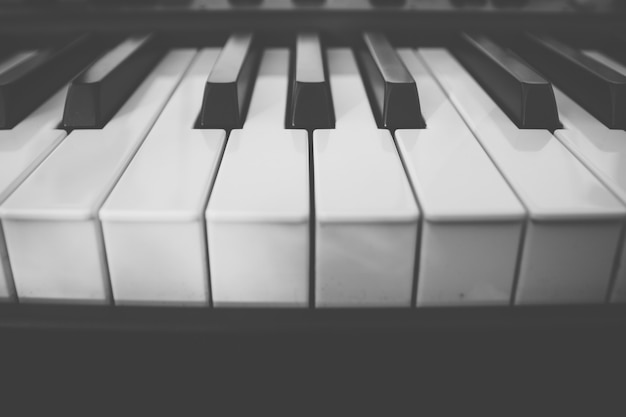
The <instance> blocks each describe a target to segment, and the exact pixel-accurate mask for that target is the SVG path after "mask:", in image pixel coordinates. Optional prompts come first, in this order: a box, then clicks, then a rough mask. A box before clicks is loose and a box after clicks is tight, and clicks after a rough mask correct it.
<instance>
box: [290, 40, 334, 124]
mask: <svg viewBox="0 0 626 417" xmlns="http://www.w3.org/2000/svg"><path fill="white" fill-rule="evenodd" d="M323 59H324V58H323V54H322V47H321V42H320V38H319V36H318V35H316V34H313V33H303V34H300V35H298V39H297V41H296V53H295V68H294V71H292V74H291V75H292V77H293V79H292V82H291V90H290V95H291V97H290V98H289V109H288V119H287V127H288V128H296V129H330V128H334V127H335V112H334V110H333V103H332V98H331V94H330V84H329V82H328V78H327V76H326V73H325V71H324V61H323Z"/></svg>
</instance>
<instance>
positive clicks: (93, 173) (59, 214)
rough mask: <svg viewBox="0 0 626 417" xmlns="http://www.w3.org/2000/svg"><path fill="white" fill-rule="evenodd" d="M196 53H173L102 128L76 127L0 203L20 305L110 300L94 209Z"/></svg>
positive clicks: (135, 149) (99, 204)
mask: <svg viewBox="0 0 626 417" xmlns="http://www.w3.org/2000/svg"><path fill="white" fill-rule="evenodd" d="M194 54H195V51H194V50H174V51H172V52H170V53H168V54H167V55H166V57H165V58H164V59H163V61H162V62H161V63H160V64H159V65H158V66H157V67H156V68H155V69H154V71H153V72H152V73H150V74H149V75H148V77H146V80H145V81H144V82H143V83H142V84H141V85H140V86H139V88H138V89H137V90H135V92H134V93H133V95H132V96H131V97H130V99H129V100H127V101H126V103H125V104H124V106H122V108H121V109H120V111H119V112H118V114H117V115H116V116H115V117H114V118H113V119H112V120H111V121H110V122H109V123H108V124H107V125H106V126H105V127H104V128H103V129H100V130H74V131H73V132H72V133H71V134H69V135H68V136H67V138H65V140H63V142H62V143H61V144H60V145H59V146H57V148H56V149H55V150H54V152H52V153H51V154H50V155H49V156H48V158H46V159H45V161H44V162H42V163H41V164H40V165H39V167H38V168H37V169H36V170H35V171H34V172H33V173H32V174H31V175H30V176H29V177H28V178H27V179H26V180H25V181H24V182H23V183H22V184H21V185H20V186H19V187H18V188H17V189H16V190H15V191H14V192H13V194H11V195H10V196H9V198H8V199H7V200H6V201H5V202H4V203H3V204H2V205H1V206H0V218H1V219H2V222H3V226H4V233H5V238H6V244H7V249H8V254H9V259H10V262H11V266H12V268H13V278H14V281H15V287H16V291H17V295H18V297H19V300H20V301H21V302H23V301H26V302H28V301H46V302H76V303H97V304H103V303H110V301H111V294H110V283H109V277H108V273H107V267H106V255H105V253H104V247H103V242H102V230H101V225H100V223H99V221H98V219H97V212H98V209H99V208H100V206H101V205H102V203H103V201H104V200H105V198H106V196H107V195H108V194H109V192H110V191H111V189H112V188H113V186H114V185H115V183H116V182H117V180H118V179H119V177H120V175H121V174H122V172H123V171H124V169H125V168H126V165H127V164H128V162H129V161H130V159H131V158H132V157H133V155H134V154H135V152H136V151H137V148H138V147H139V146H140V144H141V142H142V141H143V139H144V138H145V136H146V135H147V133H148V131H149V130H150V128H151V127H152V124H153V123H154V121H155V119H156V118H157V116H158V115H159V113H160V112H161V110H162V108H163V107H164V106H165V104H166V102H167V100H168V99H169V97H170V95H171V93H172V91H173V90H174V88H175V87H176V85H177V84H178V82H179V80H180V79H181V77H182V75H183V73H184V72H185V70H186V68H187V66H188V65H189V63H190V61H191V59H192V58H193V56H194Z"/></svg>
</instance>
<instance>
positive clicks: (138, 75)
mask: <svg viewBox="0 0 626 417" xmlns="http://www.w3.org/2000/svg"><path fill="white" fill-rule="evenodd" d="M164 52H165V51H164V50H162V49H161V48H159V47H158V45H156V38H155V36H152V35H145V36H134V37H130V38H128V39H126V40H125V41H123V42H121V43H120V44H118V45H117V46H115V47H114V48H112V49H111V50H109V51H107V52H106V53H105V54H103V55H102V56H101V57H100V58H98V59H97V60H96V61H95V62H94V63H92V64H91V65H90V66H89V67H88V68H86V69H85V70H84V71H83V72H82V73H81V74H79V75H78V76H77V77H76V78H74V80H73V81H72V84H71V85H70V89H69V91H68V94H67V101H66V103H65V112H64V114H63V126H64V127H65V128H67V129H76V128H79V129H80V128H92V129H93V128H97V129H100V128H102V127H103V126H104V125H105V124H106V123H107V122H108V121H109V120H110V119H111V117H112V116H113V115H114V114H115V112H116V111H117V110H118V109H119V108H120V106H121V105H122V104H123V103H124V100H126V99H127V98H128V97H129V96H130V95H131V94H132V92H133V90H134V89H135V88H137V85H139V84H140V83H141V81H142V80H143V79H144V78H145V76H146V74H147V73H148V72H149V71H150V70H151V69H152V68H153V67H154V66H155V65H156V63H157V62H158V60H159V59H161V57H162V56H163V53H164Z"/></svg>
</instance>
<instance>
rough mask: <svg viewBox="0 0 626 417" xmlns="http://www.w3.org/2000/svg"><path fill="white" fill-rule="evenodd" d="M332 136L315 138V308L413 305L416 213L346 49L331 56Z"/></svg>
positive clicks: (318, 132) (317, 133) (323, 133)
mask: <svg viewBox="0 0 626 417" xmlns="http://www.w3.org/2000/svg"><path fill="white" fill-rule="evenodd" d="M328 65H329V74H330V85H331V92H332V97H333V102H334V106H335V111H336V117H337V120H336V126H335V129H333V130H315V131H314V132H313V165H314V169H313V171H314V176H315V180H314V187H315V213H316V220H315V244H316V255H315V268H314V270H315V302H316V305H317V306H318V307H390V306H404V307H408V306H410V305H411V298H412V292H413V283H414V272H415V254H416V249H417V235H418V221H419V215H420V214H419V209H418V207H417V203H416V201H415V198H414V196H413V193H412V191H411V187H410V184H409V181H408V178H407V176H406V174H405V172H404V168H403V167H402V161H401V160H400V158H399V156H398V151H397V150H396V147H395V145H394V141H393V138H392V136H391V134H390V132H389V131H388V130H382V129H380V130H379V129H378V127H377V125H376V121H375V119H374V117H373V114H372V110H371V107H370V105H369V103H368V100H367V94H366V91H365V87H364V85H363V82H362V80H361V77H360V75H359V71H358V67H357V65H356V61H355V59H354V56H353V54H352V52H351V51H350V50H349V49H330V50H329V51H328Z"/></svg>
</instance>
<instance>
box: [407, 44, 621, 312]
mask: <svg viewBox="0 0 626 417" xmlns="http://www.w3.org/2000/svg"><path fill="white" fill-rule="evenodd" d="M418 53H419V54H420V56H421V57H422V58H423V59H424V61H425V63H426V64H427V65H428V67H429V69H430V71H431V73H432V74H433V75H434V76H435V77H436V78H437V80H438V82H439V83H440V84H441V86H442V87H443V89H444V91H445V92H446V95H447V96H448V98H449V99H450V101H451V102H452V103H453V104H454V106H455V107H456V109H457V111H458V112H459V113H460V114H461V116H462V117H463V119H464V120H465V122H466V123H467V124H468V126H469V127H470V129H471V130H472V132H473V133H474V135H475V137H476V138H477V139H478V140H479V141H480V143H481V145H482V146H483V148H484V149H485V150H486V151H487V153H488V154H489V156H490V158H491V159H492V160H493V161H494V163H495V164H496V166H497V167H498V169H499V171H500V172H501V173H502V175H503V176H504V177H505V178H506V179H507V181H508V183H509V184H510V186H511V187H512V189H513V190H514V191H515V193H516V194H517V196H518V197H519V198H520V201H521V202H522V204H523V205H524V206H525V208H526V210H527V212H528V214H529V221H528V222H527V224H526V230H525V235H524V242H523V248H522V251H521V260H520V264H519V272H518V277H517V282H516V289H515V295H514V302H515V303H516V304H559V303H598V302H603V301H604V299H605V296H606V293H607V290H608V287H609V283H610V281H611V279H612V275H613V261H614V258H615V256H616V253H617V251H618V249H619V239H620V232H621V224H622V222H623V219H624V216H625V215H626V208H625V207H624V206H623V205H622V203H621V202H620V201H619V200H618V199H617V198H616V197H615V196H614V194H613V193H612V192H611V191H610V190H608V189H607V188H606V187H605V186H604V185H603V184H602V182H601V181H599V180H598V179H597V177H596V176H595V175H594V174H593V173H591V172H590V171H589V170H588V169H587V168H586V167H585V166H584V165H583V164H582V163H581V162H580V161H579V160H578V159H577V158H576V157H575V156H574V155H572V154H571V153H570V151H569V150H568V149H567V148H566V147H565V146H563V144H562V143H561V142H560V141H559V140H558V139H557V138H555V137H554V136H552V135H551V134H550V132H548V131H546V130H533V129H519V128H518V127H517V126H515V124H514V123H512V122H511V120H510V119H509V118H508V117H507V116H506V115H505V114H504V112H502V111H501V110H500V109H499V108H498V106H497V105H496V104H495V103H494V102H493V100H491V98H490V97H489V96H488V94H487V93H486V92H485V91H484V90H482V88H481V87H480V86H479V85H478V84H477V83H476V81H475V80H474V79H473V78H472V77H471V76H470V75H469V73H467V71H465V70H464V69H463V67H462V66H461V65H460V64H459V63H458V61H456V60H455V59H454V58H453V57H452V56H451V54H450V53H449V52H448V51H446V50H443V49H420V50H419V51H418Z"/></svg>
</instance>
